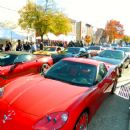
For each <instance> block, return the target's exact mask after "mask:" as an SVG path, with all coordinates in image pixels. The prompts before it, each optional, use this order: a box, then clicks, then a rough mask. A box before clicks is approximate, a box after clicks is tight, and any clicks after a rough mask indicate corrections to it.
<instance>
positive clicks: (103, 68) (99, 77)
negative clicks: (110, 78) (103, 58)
mask: <svg viewBox="0 0 130 130" xmlns="http://www.w3.org/2000/svg"><path fill="white" fill-rule="evenodd" d="M107 72H108V71H107V68H106V66H105V65H104V64H100V66H99V71H98V75H97V81H98V82H100V81H101V80H102V79H103V78H104V77H105V76H106V74H107Z"/></svg>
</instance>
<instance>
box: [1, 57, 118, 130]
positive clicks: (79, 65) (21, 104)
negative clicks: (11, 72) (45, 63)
mask: <svg viewBox="0 0 130 130" xmlns="http://www.w3.org/2000/svg"><path fill="white" fill-rule="evenodd" d="M116 84H117V74H116V70H115V68H113V66H108V65H105V64H104V63H102V62H99V61H95V60H91V59H83V58H65V59H63V60H61V61H59V62H58V63H56V64H55V65H54V66H52V67H51V68H50V69H49V70H48V71H47V72H46V73H45V74H44V75H43V76H41V75H30V76H24V77H20V78H18V79H16V80H14V81H12V82H10V83H9V84H7V85H6V86H5V88H1V89H0V97H1V98H0V130H58V129H60V130H87V125H88V123H89V121H90V119H91V117H92V116H93V114H94V113H95V112H96V110H97V109H98V107H99V106H100V104H101V103H102V101H103V100H104V98H105V97H106V96H107V95H108V94H109V93H113V92H114V90H115V87H116Z"/></svg>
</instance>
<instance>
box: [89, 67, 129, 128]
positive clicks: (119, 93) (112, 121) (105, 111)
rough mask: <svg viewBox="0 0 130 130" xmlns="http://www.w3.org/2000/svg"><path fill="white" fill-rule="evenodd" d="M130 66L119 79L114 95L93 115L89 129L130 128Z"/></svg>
mask: <svg viewBox="0 0 130 130" xmlns="http://www.w3.org/2000/svg"><path fill="white" fill-rule="evenodd" d="M129 94H130V66H129V68H128V69H125V70H124V72H123V75H122V77H121V78H119V80H118V85H117V89H116V91H115V94H114V95H110V96H108V98H107V99H106V100H105V101H104V102H103V104H102V105H101V107H100V108H99V109H98V111H97V112H96V114H95V115H94V116H93V118H92V120H91V122H90V124H89V127H88V130H130V110H129V107H130V98H129Z"/></svg>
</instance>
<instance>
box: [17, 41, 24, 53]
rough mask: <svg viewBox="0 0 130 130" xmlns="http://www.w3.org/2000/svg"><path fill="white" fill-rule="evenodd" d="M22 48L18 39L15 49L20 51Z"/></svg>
mask: <svg viewBox="0 0 130 130" xmlns="http://www.w3.org/2000/svg"><path fill="white" fill-rule="evenodd" d="M22 50H23V46H22V43H21V40H18V45H17V47H16V51H22Z"/></svg>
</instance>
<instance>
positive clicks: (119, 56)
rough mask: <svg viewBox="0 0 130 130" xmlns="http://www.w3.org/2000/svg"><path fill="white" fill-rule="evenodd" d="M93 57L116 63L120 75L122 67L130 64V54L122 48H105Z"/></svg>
mask: <svg viewBox="0 0 130 130" xmlns="http://www.w3.org/2000/svg"><path fill="white" fill-rule="evenodd" d="M92 59H96V60H99V61H103V62H107V63H110V64H112V65H116V66H117V67H118V70H119V76H121V73H122V69H124V68H127V67H128V65H129V59H128V56H127V55H126V54H125V53H124V52H123V51H120V50H104V51H102V52H101V53H100V54H99V55H98V56H95V57H93V58H92Z"/></svg>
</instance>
